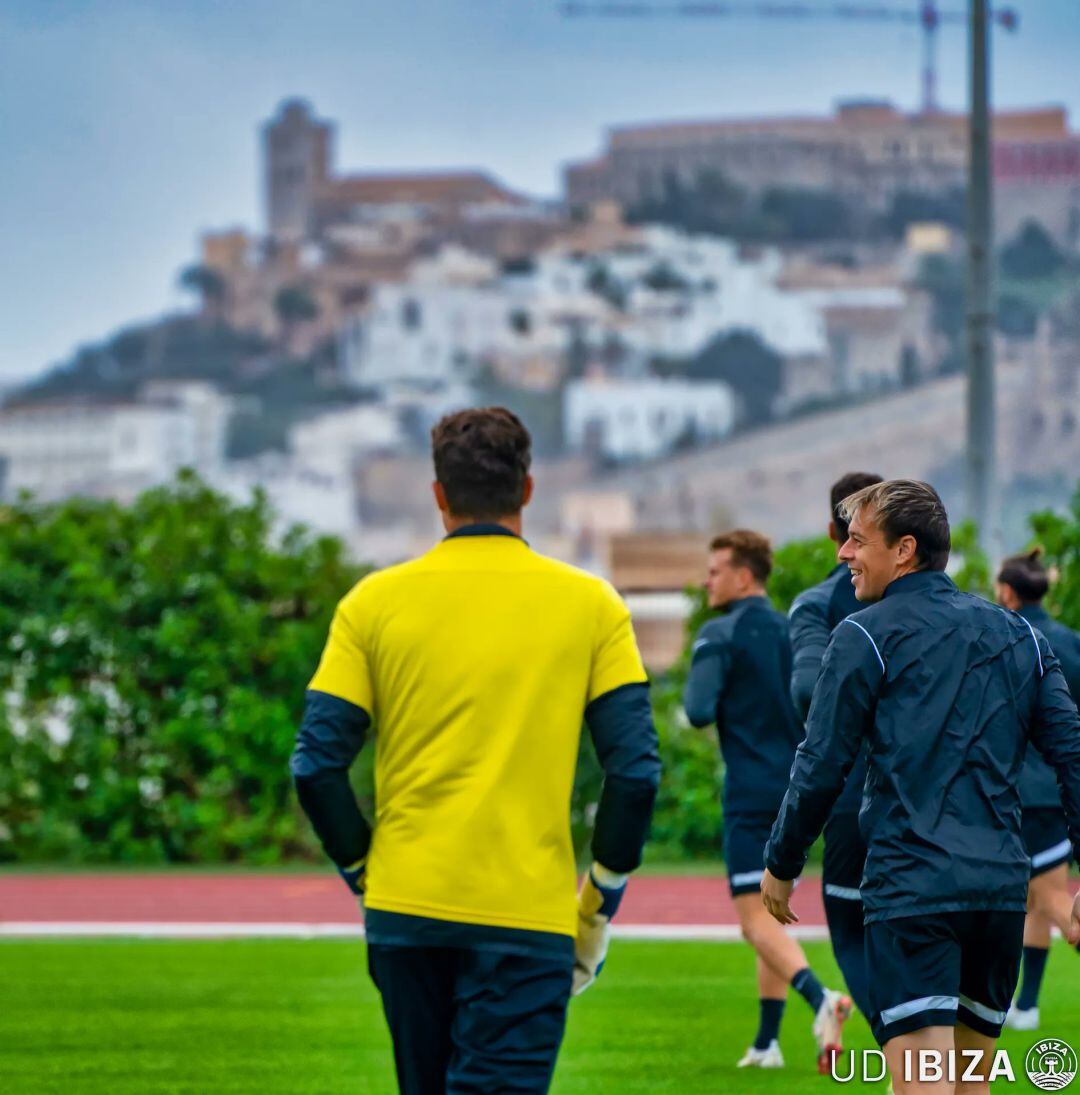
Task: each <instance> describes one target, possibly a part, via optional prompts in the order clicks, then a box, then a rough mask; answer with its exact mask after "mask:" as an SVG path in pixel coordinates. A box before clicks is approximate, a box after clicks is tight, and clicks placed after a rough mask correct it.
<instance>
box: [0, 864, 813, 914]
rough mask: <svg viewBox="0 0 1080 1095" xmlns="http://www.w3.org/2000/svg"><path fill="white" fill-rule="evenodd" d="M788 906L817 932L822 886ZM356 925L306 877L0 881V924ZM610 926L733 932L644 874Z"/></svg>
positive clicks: (708, 899)
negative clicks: (696, 927) (690, 927)
mask: <svg viewBox="0 0 1080 1095" xmlns="http://www.w3.org/2000/svg"><path fill="white" fill-rule="evenodd" d="M792 907H793V908H794V910H795V912H796V913H797V914H798V915H799V917H800V920H801V922H802V924H803V925H805V926H811V925H814V926H817V925H822V924H824V922H825V916H824V913H823V911H822V905H821V887H820V884H819V882H818V880H817V879H811V878H807V879H806V880H805V881H804V882H803V883H802V884H801V885H800V886H799V887H798V889H796V891H795V897H794V900H793V901H792ZM356 919H357V913H356V906H355V904H354V903H353V901H352V898H351V897H350V895H349V893H348V891H347V890H346V889H345V887H344V885H343V884H342V883H341V881H340V880H339V879H338V878H337V876H336V875H333V874H329V873H326V872H321V873H317V874H316V873H312V874H261V873H260V874H247V875H243V874H235V875H234V874H222V875H202V874H189V873H186V872H182V873H181V872H178V873H175V874H168V873H154V874H129V873H115V874H108V873H103V874H97V873H93V874H36V873H35V874H7V875H3V874H0V924H3V923H5V922H7V923H12V922H18V923H43V924H47V923H49V922H67V923H72V922H80V923H106V922H110V923H116V922H139V923H166V922H168V923H192V924H197V923H208V922H213V923H229V924H259V923H284V924H324V923H348V922H350V921H354V920H356ZM618 922H619V923H620V924H621V925H623V926H624V927H626V926H629V925H656V926H663V925H674V926H679V925H695V924H697V925H702V924H708V925H734V924H735V923H737V920H736V916H735V909H734V906H733V905H732V901H731V897H730V895H729V893H728V888H727V881H726V879H725V878H724V877H723V875H721V874H717V875H716V876H712V877H700V876H693V877H689V876H658V875H646V876H641V877H637V878H634V879H632V880H631V882H630V887H629V889H628V890H627V893H626V898H625V899H624V901H623V905H622V909H621V910H620V912H619V919H618Z"/></svg>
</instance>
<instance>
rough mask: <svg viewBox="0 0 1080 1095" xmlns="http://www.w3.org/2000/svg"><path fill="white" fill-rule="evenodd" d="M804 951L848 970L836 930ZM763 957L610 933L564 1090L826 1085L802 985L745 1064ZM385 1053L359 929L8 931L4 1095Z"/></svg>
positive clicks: (250, 1083) (1057, 962)
mask: <svg viewBox="0 0 1080 1095" xmlns="http://www.w3.org/2000/svg"><path fill="white" fill-rule="evenodd" d="M807 950H808V954H809V957H810V960H811V962H812V964H813V965H814V966H815V968H817V969H818V970H819V971H821V973H822V975H823V977H824V979H825V980H826V981H827V982H830V983H838V982H837V975H836V967H835V965H834V964H833V961H832V956H831V954H830V952H829V949H828V946H827V945H826V944H812V945H810V946H809V947H808V948H807ZM1078 961H1080V959H1078V958H1077V956H1076V955H1075V954H1071V953H1069V951H1068V948H1067V947H1066V946H1065V945H1064V944H1063V943H1058V944H1057V945H1056V947H1055V951H1054V953H1053V955H1052V956H1051V960H1050V965H1049V968H1048V971H1047V975H1046V985H1045V990H1044V995H1043V1000H1042V1011H1043V1030H1042V1033H1043V1034H1046V1035H1054V1034H1056V1035H1058V1036H1060V1037H1064V1038H1066V1039H1068V1037H1069V1035H1070V1034H1072V1035H1074V1036H1075V1035H1076V1034H1077V1032H1078V1031H1080V993H1078V992H1077V991H1076V985H1077V973H1078V972H1080V970H1078V967H1077V965H1076V963H1077V962H1078ZM753 970H754V960H753V956H752V954H751V953H750V951H749V949H748V948H746V947H745V946H742V945H738V944H722V943H721V944H710V943H631V942H623V941H619V940H616V942H615V943H614V944H613V946H612V950H611V954H610V956H609V962H608V966H607V967H606V968H605V970H604V974H603V976H602V978H601V980H600V981H599V982H598V984H597V985H596V986H595V987H594V988H592V989H590V990H589V992H588V993H586V994H585V995H584V996H583V997H582V998H580V999H579V1000H575V1001H573V1002H572V1004H571V1007H570V1019H569V1025H568V1028H567V1035H566V1040H565V1042H564V1045H563V1051H562V1054H561V1056H560V1059H559V1065H558V1067H557V1069H556V1072H555V1083H554V1087H553V1091H554V1092H556V1093H558V1095H571V1093H581V1095H584V1093H589V1095H594V1093H597V1092H605V1091H617V1092H619V1093H620V1095H622V1093H633V1092H650V1093H652V1092H668V1091H670V1092H681V1093H688V1092H689V1093H696V1092H701V1093H713V1092H762V1093H780V1092H783V1093H784V1095H798V1093H801V1092H821V1091H823V1090H825V1089H827V1088H831V1087H832V1086H833V1085H832V1083H831V1081H830V1080H828V1079H824V1078H822V1077H819V1076H818V1075H817V1074H816V1072H815V1069H814V1061H813V1051H812V1043H811V1039H810V1033H809V1009H808V1008H807V1007H806V1005H805V1004H804V1003H803V1002H802V1000H800V999H799V998H798V997H797V996H795V995H794V994H792V995H791V997H790V998H789V1002H788V1007H787V1014H786V1016H785V1019H784V1029H783V1031H782V1035H781V1044H782V1047H783V1050H784V1054H785V1056H786V1058H787V1062H788V1067H787V1068H786V1069H784V1070H783V1071H782V1072H773V1073H769V1072H765V1073H762V1072H754V1073H752V1074H751V1073H746V1072H739V1071H736V1069H735V1068H734V1062H735V1061H736V1060H737V1058H738V1057H739V1056H740V1055H741V1052H742V1050H743V1049H744V1048H745V1046H746V1045H747V1044H748V1042H749V1040H750V1038H751V1037H752V1036H753V1032H754V1026H755V1023H756V1018H757V1005H756V994H755V991H754V982H753ZM1034 1040H1035V1038H1034V1036H1033V1035H1025V1034H1011V1033H1010V1034H1008V1035H1007V1036H1006V1038H1005V1041H1004V1043H1003V1044H1004V1045H1005V1046H1006V1047H1007V1048H1009V1049H1010V1050H1011V1051H1013V1052H1012V1057H1013V1063H1014V1066H1015V1067H1016V1068H1017V1070H1018V1072H1019V1073H1020V1075H1019V1076H1018V1079H1019V1081H1020V1083H1021V1084H1025V1085H1026V1083H1027V1081H1026V1079H1025V1078H1024V1077H1023V1075H1022V1069H1023V1054H1024V1052H1026V1050H1027V1048H1028V1047H1029V1046H1030V1045H1031V1044H1032V1042H1033V1041H1034ZM847 1042H848V1044H849V1045H852V1046H855V1047H869V1046H871V1045H872V1041H871V1038H870V1034H869V1031H868V1029H867V1027H866V1025H865V1023H864V1022H863V1021H862V1019H861V1018H858V1017H856V1018H855V1019H854V1020H852V1022H851V1023H850V1024H849V1025H848V1039H847ZM1077 1048H1080V1046H1078V1047H1077ZM392 1069H393V1066H392V1063H391V1058H390V1043H389V1038H388V1035H387V1033H386V1028H385V1025H384V1023H383V1019H382V1014H381V1012H380V1010H379V1004H378V999H377V997H376V994H375V992H374V989H373V988H372V986H371V984H370V982H369V981H368V979H367V975H366V973H365V969H364V952H363V946H362V944H360V943H359V942H356V943H354V942H345V941H312V942H300V941H290V942H277V941H242V942H158V941H145V942H139V941H119V940H115V941H113V940H107V941H79V940H69V941H62V942H45V941H41V942H38V941H33V942H29V941H28V942H14V941H12V942H7V943H4V944H2V945H0V1091H3V1092H4V1093H5V1095H98V1093H101V1095H104V1093H108V1095H158V1093H162V1095H164V1093H170V1095H172V1093H176V1095H181V1093H182V1095H240V1093H244V1095H248V1093H250V1095H276V1093H281V1095H286V1093H288V1095H307V1093H311V1095H316V1093H317V1095H338V1093H341V1095H345V1093H350V1095H392V1093H393V1092H394V1091H395V1090H396V1089H395V1087H394V1082H393V1071H392ZM859 1086H861V1085H858V1084H852V1085H847V1086H846V1087H845V1090H851V1089H852V1088H854V1087H859ZM997 1086H998V1087H999V1088H1000V1089H1001V1090H1005V1089H1006V1088H1007V1087H1008V1088H1011V1086H1012V1085H1005V1084H1000V1085H997ZM873 1087H874V1088H876V1089H877V1090H884V1085H883V1084H879V1085H873Z"/></svg>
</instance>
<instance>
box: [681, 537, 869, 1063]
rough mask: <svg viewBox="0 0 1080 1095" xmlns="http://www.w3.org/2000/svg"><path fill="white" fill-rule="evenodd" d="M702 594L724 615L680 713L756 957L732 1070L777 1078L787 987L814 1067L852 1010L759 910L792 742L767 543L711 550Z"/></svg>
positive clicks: (712, 627) (795, 726)
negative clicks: (720, 779)
mask: <svg viewBox="0 0 1080 1095" xmlns="http://www.w3.org/2000/svg"><path fill="white" fill-rule="evenodd" d="M710 547H711V553H710V556H709V569H708V576H707V578H706V582H705V587H706V592H707V595H708V602H709V607H710V608H715V609H724V610H725V614H724V615H723V616H719V617H714V618H713V619H710V620H708V621H707V622H706V623H705V624H704V625H703V626H702V628H701V630H700V631H699V632H698V634H697V638H696V639H695V641H694V645H693V652H692V656H691V664H690V674H689V677H688V679H687V682H686V692H685V695H684V697H683V704H684V706H685V708H686V715H687V718H688V719H689V720H690V722H691V723H692V724H693V725H694V726H708V725H709V724H710V723H714V722H715V723H716V728H717V730H718V731H719V736H720V751H721V753H722V754H723V757H724V768H725V773H724V801H723V807H724V861H725V864H726V867H727V873H728V885H729V886H730V888H731V896H732V897H733V898H734V901H735V909H736V912H737V914H738V917H739V925H740V927H741V928H742V933H743V937H744V938H745V939H746V941H747V942H748V943H749V944H750V945H751V946H752V947H753V948H754V950H755V951H756V952H757V974H758V997H759V1008H760V1015H759V1024H758V1032H757V1036H756V1037H755V1039H754V1042H753V1044H752V1045H751V1046H750V1048H749V1049H748V1050H747V1051H746V1053H745V1054H744V1056H743V1058H742V1059H741V1060H740V1061H739V1067H740V1068H747V1067H753V1068H780V1067H782V1066H783V1064H784V1059H783V1056H782V1054H781V1052H780V1045H779V1041H778V1035H779V1033H780V1022H781V1019H782V1017H783V1013H784V1003H785V1001H786V999H787V993H788V987H789V986H791V987H793V988H794V989H795V990H796V991H797V992H798V993H799V994H800V995H801V996H802V997H803V999H804V1000H806V1002H807V1003H808V1004H809V1005H810V1007H811V1009H812V1010H813V1014H814V1021H813V1031H814V1037H815V1040H816V1041H817V1046H818V1053H819V1057H818V1065H819V1068H821V1070H822V1071H828V1068H829V1060H830V1057H831V1055H832V1053H833V1052H835V1051H836V1050H838V1049H839V1048H840V1042H841V1035H840V1031H841V1026H842V1025H843V1023H844V1021H845V1020H846V1019H847V1017H848V1015H849V1014H850V1012H851V1000H850V999H849V998H848V997H846V996H843V995H841V994H840V993H838V992H834V991H833V990H831V989H826V988H824V987H823V986H822V984H821V982H820V981H819V980H818V978H817V977H816V975H815V974H814V972H813V970H811V969H810V966H809V964H808V963H807V961H806V955H805V954H804V953H803V949H802V947H801V946H799V944H798V943H797V942H796V941H795V940H794V939H792V938H791V936H790V935H788V933H787V932H786V931H784V929H783V928H781V927H780V926H779V925H778V924H776V923H775V921H773V920H772V919H771V918H770V917H769V915H768V913H767V912H766V911H765V909H764V908H763V907H762V904H761V888H760V887H761V877H762V873H763V870H762V867H763V863H764V849H765V843H766V841H767V840H768V838H769V830H770V829H771V828H772V823H773V821H774V820H775V818H776V813H777V810H778V809H779V807H780V802H781V800H782V799H783V797H784V791H785V790H786V789H787V782H788V773H789V771H790V770H791V762H792V760H793V759H794V757H795V749H796V747H797V746H798V744H799V740H800V739H801V737H802V725H801V724H800V722H799V718H798V716H797V715H796V713H795V709H794V707H793V706H792V703H791V696H790V693H789V681H790V678H791V646H790V644H789V642H788V633H787V631H788V629H787V621H786V620H785V619H784V617H783V616H782V615H781V614H780V613H779V612H777V611H776V610H775V609H774V608H773V607H772V605H771V604H770V603H769V599H768V597H766V595H765V582H766V581H767V579H768V577H769V573H770V571H771V570H772V548H771V546H770V544H769V541H768V539H766V537H764V536H762V535H760V534H759V533H756V532H750V531H748V530H745V529H736V530H735V531H734V532H729V533H727V534H726V535H724V536H718V537H717V538H716V539H715V540H713V542H712V544H711V545H710Z"/></svg>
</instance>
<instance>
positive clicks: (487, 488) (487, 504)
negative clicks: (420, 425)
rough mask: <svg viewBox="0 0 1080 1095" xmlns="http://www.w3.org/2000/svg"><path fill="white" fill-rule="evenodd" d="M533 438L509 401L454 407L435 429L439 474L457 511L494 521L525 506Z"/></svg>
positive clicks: (433, 447) (433, 438)
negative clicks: (501, 404)
mask: <svg viewBox="0 0 1080 1095" xmlns="http://www.w3.org/2000/svg"><path fill="white" fill-rule="evenodd" d="M531 448H532V438H531V437H530V436H529V431H528V430H527V429H526V428H525V426H524V425H523V424H522V422H521V419H520V418H518V416H517V415H516V414H514V413H513V412H512V411H508V410H507V409H506V408H505V407H477V408H473V409H470V410H466V411H455V412H454V413H453V414H448V415H446V416H445V417H444V418H442V419H441V420H440V421H439V422H438V423H437V424H436V425H435V427H434V429H432V431H431V453H432V456H433V457H434V459H435V478H436V479H437V480H438V481H439V483H440V484H441V485H442V488H443V491H444V492H445V493H446V501H447V503H448V504H449V506H450V512H451V513H452V514H453V515H454V516H455V517H473V518H476V519H477V520H479V521H493V520H497V519H498V518H500V517H507V516H509V515H511V514H514V513H517V512H518V510H520V509H521V506H522V502H523V501H524V497H525V477H526V476H527V475H528V474H529V464H530V463H531V461H532V453H531Z"/></svg>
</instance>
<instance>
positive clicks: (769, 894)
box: [761, 868, 799, 925]
mask: <svg viewBox="0 0 1080 1095" xmlns="http://www.w3.org/2000/svg"><path fill="white" fill-rule="evenodd" d="M793 889H795V880H794V879H790V880H789V881H787V882H784V881H783V880H781V879H779V878H775V877H774V876H773V875H772V874H770V873H769V870H768V868H766V870H765V874H764V875H763V876H762V878H761V900H762V902H763V903H764V905H765V908H766V909H767V910H768V911H769V913H770V914H771V915H772V917H773V918H774V919H775V920H779V921H780V923H781V924H785V925H786V924H797V923H798V922H799V918H798V917H797V916H796V915H795V914H794V913H793V912H792V911H791V904H790V902H791V891H792V890H793Z"/></svg>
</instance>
